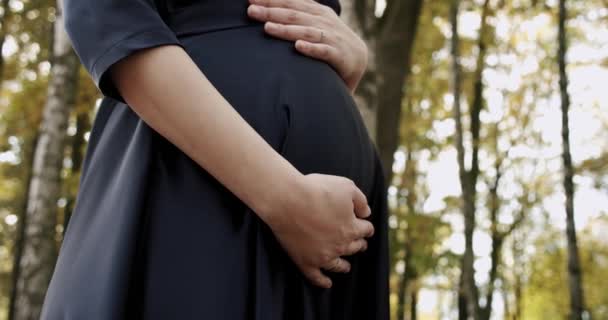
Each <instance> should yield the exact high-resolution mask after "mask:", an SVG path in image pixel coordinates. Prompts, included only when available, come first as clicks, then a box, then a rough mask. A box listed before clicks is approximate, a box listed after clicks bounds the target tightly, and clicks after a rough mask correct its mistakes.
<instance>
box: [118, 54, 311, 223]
mask: <svg viewBox="0 0 608 320" xmlns="http://www.w3.org/2000/svg"><path fill="white" fill-rule="evenodd" d="M168 56H170V57H174V58H172V59H166V58H165V57H168ZM112 76H113V78H114V81H115V83H116V85H117V87H119V88H120V91H121V93H122V95H123V96H124V97H125V100H126V101H127V102H129V105H130V106H131V107H132V109H133V110H134V111H135V112H136V113H137V114H138V115H139V116H140V117H141V118H142V119H143V120H144V121H145V122H146V123H148V124H149V125H150V126H152V127H153V128H154V129H155V130H156V131H158V132H159V133H160V134H161V135H163V136H164V137H166V138H167V139H168V140H169V141H171V142H172V143H173V144H175V145H176V146H178V147H179V148H180V149H181V150H182V151H183V152H184V153H186V154H187V155H189V156H190V157H191V158H192V159H193V160H194V161H196V162H197V163H198V164H200V165H201V167H203V168H205V169H206V170H207V171H209V173H211V174H212V175H213V176H215V177H216V179H218V180H220V181H221V182H222V184H224V185H225V186H226V187H227V188H228V189H230V190H231V191H232V192H233V193H234V194H235V195H236V196H237V197H238V198H239V199H241V200H242V201H243V202H245V203H246V204H247V205H249V206H250V207H251V208H252V209H253V210H254V211H256V212H257V213H258V214H260V215H261V218H263V219H264V218H267V217H266V216H264V214H265V213H267V212H269V211H270V208H269V204H270V203H273V202H276V201H277V199H281V200H286V199H287V197H288V196H289V194H287V193H285V192H284V190H289V189H290V188H291V187H293V186H287V185H286V184H288V183H293V182H294V181H297V179H295V178H296V177H298V176H301V173H300V172H299V171H298V170H296V169H295V168H294V167H293V166H292V165H291V164H290V163H289V162H288V161H286V160H285V159H284V158H283V157H281V156H280V155H279V154H278V153H277V152H276V151H275V150H274V149H273V148H272V147H271V146H270V145H268V143H267V142H266V141H265V140H264V139H263V138H262V137H261V136H260V135H259V134H258V133H257V132H255V130H254V129H253V128H252V127H251V126H250V125H249V124H248V123H247V122H246V121H245V120H244V119H243V118H242V117H241V116H240V115H239V114H238V113H237V112H236V111H235V110H234V109H233V108H232V107H231V106H230V104H229V103H228V102H227V101H226V100H225V99H224V97H223V96H222V95H221V94H220V93H219V92H218V91H217V90H216V89H215V87H213V85H211V83H210V82H209V80H208V79H207V78H206V77H205V75H204V74H203V73H202V72H201V71H200V70H199V68H198V67H197V66H196V65H195V64H194V62H193V61H192V59H191V58H190V57H189V56H188V55H187V53H186V52H185V51H184V50H183V49H181V48H179V47H178V46H161V47H157V48H153V49H151V50H142V51H140V52H138V53H136V54H134V55H133V56H131V57H128V58H126V59H124V60H123V61H120V62H118V63H117V65H116V68H115V69H113V70H112ZM167 86H169V87H167ZM159 93H162V94H159ZM244 163H246V164H247V165H246V166H245V165H243V164H244ZM252 185H256V188H255V193H253V190H252V188H250V187H248V186H252Z"/></svg>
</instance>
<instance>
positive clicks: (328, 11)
mask: <svg viewBox="0 0 608 320" xmlns="http://www.w3.org/2000/svg"><path fill="white" fill-rule="evenodd" d="M321 10H322V11H323V13H324V14H326V15H328V16H335V15H336V12H335V11H334V9H332V8H331V7H329V6H327V5H323V6H322V8H321Z"/></svg>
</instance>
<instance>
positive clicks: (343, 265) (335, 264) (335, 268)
mask: <svg viewBox="0 0 608 320" xmlns="http://www.w3.org/2000/svg"><path fill="white" fill-rule="evenodd" d="M323 269H325V270H327V271H331V272H340V273H347V272H350V263H349V262H348V261H346V260H344V259H342V258H340V257H337V258H335V259H333V260H331V261H330V262H329V265H328V266H326V267H324V268H323Z"/></svg>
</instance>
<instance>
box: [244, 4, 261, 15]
mask: <svg viewBox="0 0 608 320" xmlns="http://www.w3.org/2000/svg"><path fill="white" fill-rule="evenodd" d="M247 11H248V12H249V13H251V14H254V15H256V14H260V13H261V12H262V9H261V8H260V7H259V6H257V5H255V4H252V5H250V6H249V8H247Z"/></svg>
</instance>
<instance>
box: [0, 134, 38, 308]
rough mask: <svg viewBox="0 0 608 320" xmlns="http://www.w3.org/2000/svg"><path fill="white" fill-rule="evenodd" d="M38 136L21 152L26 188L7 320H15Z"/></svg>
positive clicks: (20, 215)
mask: <svg viewBox="0 0 608 320" xmlns="http://www.w3.org/2000/svg"><path fill="white" fill-rule="evenodd" d="M39 135H40V132H37V134H36V136H34V139H33V140H32V142H31V145H32V146H33V147H30V148H27V149H25V150H24V151H23V152H24V154H25V155H26V157H25V158H26V159H27V161H26V162H25V163H24V165H25V166H28V168H27V169H26V174H25V177H24V179H25V180H24V181H27V182H26V186H25V190H24V194H25V196H24V197H23V200H22V201H23V203H22V204H21V210H19V212H18V219H17V221H18V225H17V234H16V238H15V246H14V250H15V252H14V254H13V269H12V273H11V292H10V296H9V301H8V317H7V319H8V320H13V319H15V299H16V298H17V279H19V277H20V276H19V275H20V274H21V266H20V264H19V261H21V257H22V256H23V242H24V238H25V226H26V225H27V217H26V214H25V212H26V210H27V200H28V197H29V194H30V188H31V185H32V170H31V168H32V167H33V165H34V150H35V149H36V148H35V146H36V145H37V143H38V136H39Z"/></svg>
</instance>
